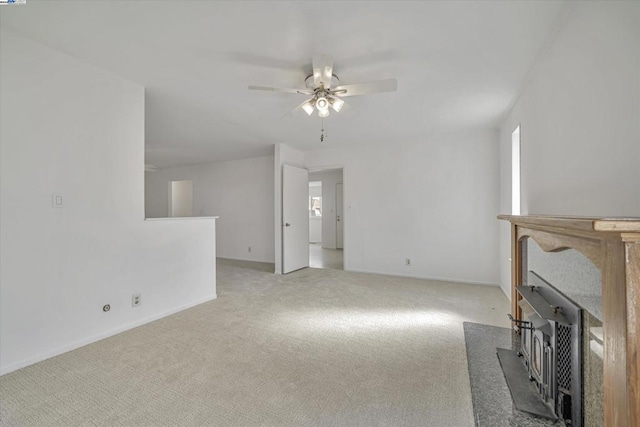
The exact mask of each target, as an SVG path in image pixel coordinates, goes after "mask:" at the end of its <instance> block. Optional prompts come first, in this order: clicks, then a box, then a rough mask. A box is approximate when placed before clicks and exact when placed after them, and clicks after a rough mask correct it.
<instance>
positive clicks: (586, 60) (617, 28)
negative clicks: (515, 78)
mask: <svg viewBox="0 0 640 427" xmlns="http://www.w3.org/2000/svg"><path fill="white" fill-rule="evenodd" d="M518 124H521V140H522V148H521V156H522V168H521V172H522V181H521V186H522V212H523V214H526V213H529V214H552V215H587V216H588V215H593V216H600V215H602V216H640V3H639V2H574V3H572V10H571V12H570V14H569V16H568V17H567V19H566V21H565V23H564V25H563V27H562V28H561V29H560V31H559V33H558V34H557V36H556V38H555V39H554V40H553V42H552V43H551V44H550V47H549V49H548V50H547V52H546V53H545V54H544V55H543V56H542V57H541V59H540V61H539V62H538V63H537V65H536V67H535V68H534V72H533V74H532V77H531V79H530V80H529V81H528V83H527V85H526V86H525V88H524V91H523V93H522V94H521V96H520V99H519V101H518V102H517V104H516V105H515V107H514V108H513V110H512V111H511V113H510V114H509V115H508V117H507V118H506V120H505V121H504V123H503V125H502V127H501V131H500V158H501V161H500V163H501V168H500V170H501V179H500V188H501V191H500V194H501V196H500V200H501V204H500V208H501V211H502V212H505V213H509V212H510V198H511V176H510V174H511V166H510V158H511V145H510V144H511V132H512V131H513V129H515V127H516V126H517V125H518ZM500 248H501V249H500V272H501V280H500V283H501V286H502V287H503V289H504V290H505V292H506V291H507V290H508V288H509V282H510V277H509V271H510V264H509V261H508V256H509V255H508V254H509V232H508V226H507V225H506V224H505V225H502V226H501V232H500Z"/></svg>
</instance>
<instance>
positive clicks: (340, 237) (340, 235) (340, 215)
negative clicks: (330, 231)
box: [336, 182, 344, 249]
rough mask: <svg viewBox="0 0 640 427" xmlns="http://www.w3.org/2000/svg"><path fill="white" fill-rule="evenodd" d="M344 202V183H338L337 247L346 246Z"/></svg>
mask: <svg viewBox="0 0 640 427" xmlns="http://www.w3.org/2000/svg"><path fill="white" fill-rule="evenodd" d="M343 210H344V209H343V203H342V183H341V182H340V183H338V184H336V248H338V249H342V248H343V247H344V243H343V237H344V228H343V223H344V213H343Z"/></svg>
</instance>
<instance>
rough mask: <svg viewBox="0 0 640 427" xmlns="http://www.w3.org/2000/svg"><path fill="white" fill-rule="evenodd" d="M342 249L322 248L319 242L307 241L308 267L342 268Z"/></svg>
mask: <svg viewBox="0 0 640 427" xmlns="http://www.w3.org/2000/svg"><path fill="white" fill-rule="evenodd" d="M342 257H343V250H342V249H324V248H323V247H322V244H320V243H309V267H312V268H330V269H332V270H344V262H343V259H342Z"/></svg>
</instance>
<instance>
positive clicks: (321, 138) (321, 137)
mask: <svg viewBox="0 0 640 427" xmlns="http://www.w3.org/2000/svg"><path fill="white" fill-rule="evenodd" d="M320 120H322V129H320V142H323V141H324V117H322V118H321V119H320Z"/></svg>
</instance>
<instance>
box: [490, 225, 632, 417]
mask: <svg viewBox="0 0 640 427" xmlns="http://www.w3.org/2000/svg"><path fill="white" fill-rule="evenodd" d="M498 219H503V220H506V221H509V222H511V260H512V261H511V314H512V316H513V317H515V318H516V319H521V318H522V317H521V316H522V313H521V312H520V309H519V307H518V299H519V298H518V294H517V293H516V291H515V287H516V286H520V285H521V284H522V282H523V278H524V274H526V272H527V259H526V251H523V248H524V246H523V242H524V240H525V239H526V238H531V239H533V240H535V242H536V243H537V244H538V245H539V246H540V247H541V248H542V249H543V250H544V251H546V252H558V251H562V250H566V249H575V250H577V251H579V252H581V253H582V254H584V255H585V256H586V257H587V258H589V259H590V260H591V261H592V262H593V263H594V264H595V265H596V267H598V269H599V270H600V272H601V273H602V316H603V319H602V321H603V329H604V360H603V363H604V365H603V369H604V372H603V374H604V421H605V426H607V427H624V426H640V358H639V355H638V353H639V351H638V348H639V346H640V315H639V312H640V308H638V305H639V304H640V218H586V217H562V216H540V215H522V216H519V215H499V216H498Z"/></svg>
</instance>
